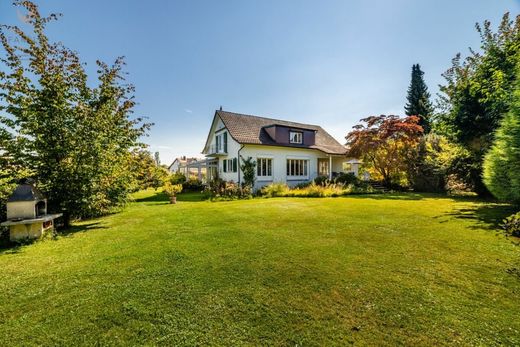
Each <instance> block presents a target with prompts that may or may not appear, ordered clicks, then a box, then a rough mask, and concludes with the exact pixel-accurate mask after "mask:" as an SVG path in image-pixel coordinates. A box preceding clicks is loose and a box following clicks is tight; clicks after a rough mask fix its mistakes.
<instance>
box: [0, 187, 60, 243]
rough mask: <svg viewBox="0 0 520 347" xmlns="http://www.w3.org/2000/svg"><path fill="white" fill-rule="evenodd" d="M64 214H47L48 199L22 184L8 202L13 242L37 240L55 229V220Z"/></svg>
mask: <svg viewBox="0 0 520 347" xmlns="http://www.w3.org/2000/svg"><path fill="white" fill-rule="evenodd" d="M61 216H62V214H61V213H58V214H48V213H47V199H45V197H44V196H43V195H42V193H41V192H40V191H39V190H38V189H36V187H34V186H33V185H32V184H30V183H23V184H20V185H19V186H18V187H16V189H15V190H14V192H13V194H12V195H11V197H9V200H7V221H6V222H3V223H1V224H0V225H2V226H8V227H9V238H10V239H11V241H22V240H27V239H37V238H40V237H42V236H43V234H44V233H45V232H46V231H49V230H52V229H54V219H56V218H58V217H61Z"/></svg>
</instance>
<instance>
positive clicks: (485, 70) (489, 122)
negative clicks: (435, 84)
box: [437, 13, 520, 195]
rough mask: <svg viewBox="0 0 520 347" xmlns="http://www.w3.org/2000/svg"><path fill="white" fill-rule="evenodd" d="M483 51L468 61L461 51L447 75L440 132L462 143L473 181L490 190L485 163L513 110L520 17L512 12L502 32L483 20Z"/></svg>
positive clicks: (479, 188)
mask: <svg viewBox="0 0 520 347" xmlns="http://www.w3.org/2000/svg"><path fill="white" fill-rule="evenodd" d="M476 28H477V31H478V32H479V34H480V37H481V47H480V48H481V52H476V51H474V50H470V55H469V56H468V57H467V58H465V59H464V60H462V59H461V55H460V54H457V55H456V57H455V58H454V59H453V61H452V67H451V68H450V69H448V70H447V71H446V72H445V73H444V74H443V77H444V78H445V80H446V84H445V85H443V86H441V88H440V91H441V95H440V100H439V107H440V109H441V113H440V115H439V116H438V121H439V122H438V126H437V128H438V130H439V131H441V132H443V133H445V134H447V135H448V136H449V137H450V138H451V139H453V140H455V141H456V142H458V143H460V144H462V145H463V146H465V147H466V149H467V150H468V151H469V152H470V153H471V155H470V156H468V157H467V159H468V161H469V162H467V165H466V166H467V169H469V170H470V171H469V172H468V173H467V175H466V178H467V180H468V183H469V184H471V185H472V186H473V188H474V189H475V191H476V192H477V193H479V194H483V195H485V194H487V189H486V187H485V186H484V185H483V183H482V162H483V157H484V154H485V153H486V152H487V151H488V149H489V147H490V144H491V143H492V140H493V135H494V133H495V130H496V129H497V128H498V126H499V123H500V120H501V119H502V118H503V116H504V115H505V114H506V113H507V112H508V110H509V108H510V100H511V95H512V91H513V89H514V80H515V66H516V64H517V62H518V60H519V58H520V15H519V16H517V17H516V19H515V20H514V21H512V20H510V18H509V14H508V13H506V14H505V15H504V16H503V18H502V22H501V23H500V25H499V27H498V30H497V31H496V32H493V31H492V29H491V23H490V22H489V21H485V22H484V23H483V25H479V24H477V26H476Z"/></svg>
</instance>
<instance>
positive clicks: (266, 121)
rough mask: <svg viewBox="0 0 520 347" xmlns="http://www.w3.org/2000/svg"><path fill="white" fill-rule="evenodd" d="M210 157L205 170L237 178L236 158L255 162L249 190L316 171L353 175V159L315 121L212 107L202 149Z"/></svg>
mask: <svg viewBox="0 0 520 347" xmlns="http://www.w3.org/2000/svg"><path fill="white" fill-rule="evenodd" d="M202 153H203V154H204V155H206V157H207V158H208V160H211V164H212V165H211V166H208V168H210V169H209V170H208V175H210V176H211V177H214V176H215V175H218V177H220V178H222V179H224V180H226V181H234V182H238V183H241V181H243V175H242V172H241V170H240V164H241V160H243V159H242V158H248V157H251V158H253V159H254V160H255V161H256V168H255V171H256V182H255V189H258V188H260V187H262V186H264V185H267V184H270V183H273V182H284V183H287V184H288V185H290V186H294V185H296V184H298V183H302V182H308V181H310V180H313V179H314V178H316V177H318V176H327V177H329V178H332V177H334V176H336V175H338V174H339V173H341V172H353V173H354V174H356V175H357V174H358V168H359V161H357V160H352V158H348V157H347V149H346V148H345V146H343V145H341V144H340V143H339V142H338V141H336V140H335V139H334V138H333V137H332V136H331V135H329V133H327V132H326V131H325V130H323V128H322V127H320V126H317V125H310V124H302V123H296V122H289V121H284V120H278V119H272V118H265V117H258V116H251V115H245V114H240V113H234V112H228V111H223V110H217V111H215V115H214V117H213V121H212V123H211V128H210V131H209V134H208V137H207V140H206V144H205V146H204V150H203V151H202Z"/></svg>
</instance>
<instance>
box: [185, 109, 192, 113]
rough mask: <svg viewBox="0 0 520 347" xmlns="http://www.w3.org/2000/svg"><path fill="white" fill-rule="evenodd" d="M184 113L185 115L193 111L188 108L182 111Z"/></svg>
mask: <svg viewBox="0 0 520 347" xmlns="http://www.w3.org/2000/svg"><path fill="white" fill-rule="evenodd" d="M184 112H186V113H193V111H192V110H190V109H189V108H185V109H184Z"/></svg>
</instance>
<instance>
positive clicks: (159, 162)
mask: <svg viewBox="0 0 520 347" xmlns="http://www.w3.org/2000/svg"><path fill="white" fill-rule="evenodd" d="M154 160H155V165H156V166H161V159H160V157H159V152H155V153H154Z"/></svg>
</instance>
